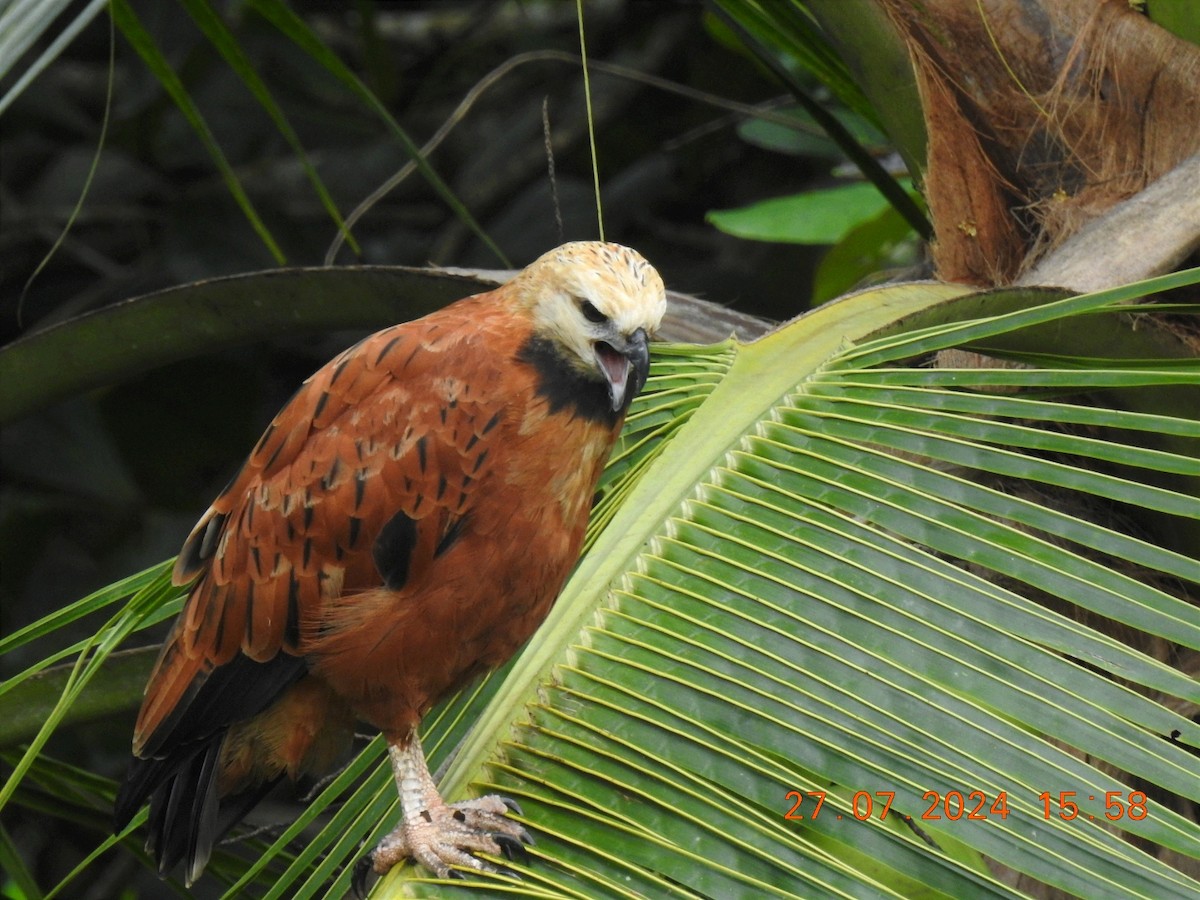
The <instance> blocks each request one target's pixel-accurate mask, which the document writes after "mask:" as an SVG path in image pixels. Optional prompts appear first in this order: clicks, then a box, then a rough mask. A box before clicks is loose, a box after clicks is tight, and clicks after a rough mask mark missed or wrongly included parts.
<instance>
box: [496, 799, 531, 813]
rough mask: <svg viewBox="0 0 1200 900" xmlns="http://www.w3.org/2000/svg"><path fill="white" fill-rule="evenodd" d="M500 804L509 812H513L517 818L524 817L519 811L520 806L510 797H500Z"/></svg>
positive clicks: (521, 811) (520, 810) (522, 811)
mask: <svg viewBox="0 0 1200 900" xmlns="http://www.w3.org/2000/svg"><path fill="white" fill-rule="evenodd" d="M500 802H501V803H503V804H504V805H505V806H507V807H508V811H509V812H515V813H516V814H517V815H518V816H523V815H525V811H524V810H522V809H521V804H520V803H518V802H517V801H516V800H514V799H512V798H511V797H501V798H500Z"/></svg>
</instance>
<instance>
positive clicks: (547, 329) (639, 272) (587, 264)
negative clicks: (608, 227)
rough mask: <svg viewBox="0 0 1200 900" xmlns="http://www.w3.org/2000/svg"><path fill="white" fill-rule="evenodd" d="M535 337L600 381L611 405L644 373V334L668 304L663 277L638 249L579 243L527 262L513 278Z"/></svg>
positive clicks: (620, 405)
mask: <svg viewBox="0 0 1200 900" xmlns="http://www.w3.org/2000/svg"><path fill="white" fill-rule="evenodd" d="M512 286H513V287H514V288H515V289H517V291H518V296H519V297H520V300H519V302H521V303H522V304H523V305H525V306H526V307H527V308H528V309H529V312H530V314H531V315H532V317H533V328H534V335H535V336H536V337H537V338H538V339H539V340H541V341H544V342H546V343H547V344H548V345H550V346H551V347H553V348H554V349H555V350H556V351H557V353H558V355H559V356H560V357H561V359H562V361H563V362H564V363H565V364H566V365H568V366H569V367H570V368H571V369H572V370H573V371H574V372H575V373H577V377H578V376H582V377H583V378H585V379H587V380H589V381H595V382H601V381H603V382H605V383H607V385H608V392H609V400H610V403H611V406H612V410H613V411H618V410H622V409H624V408H625V407H626V406H627V405H628V401H629V400H630V399H632V397H633V395H634V394H636V393H637V391H638V390H640V389H641V386H642V384H643V383H644V381H645V378H646V365H647V362H648V359H649V357H648V351H647V348H646V340H647V338H648V336H649V335H651V334H653V333H654V332H655V331H657V330H658V326H659V324H660V323H661V322H662V317H663V314H664V313H665V312H666V309H667V299H666V291H665V290H664V288H663V282H662V278H660V277H659V274H658V272H656V271H655V270H654V267H653V266H651V265H650V263H648V262H646V260H645V259H644V258H643V257H642V255H641V254H640V253H638V252H637V251H635V250H630V249H629V248H628V247H622V246H621V245H620V244H609V243H602V242H600V241H577V242H575V243H570V244H563V245H562V246H561V247H558V248H556V249H554V250H551V251H550V252H549V253H546V254H544V255H543V256H541V257H539V258H538V259H537V260H535V261H534V262H533V263H531V264H530V265H529V266H528V267H527V268H526V269H525V271H523V272H522V273H521V274H520V275H519V276H517V278H516V279H515V280H514V281H513V283H512Z"/></svg>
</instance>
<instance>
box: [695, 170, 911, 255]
mask: <svg viewBox="0 0 1200 900" xmlns="http://www.w3.org/2000/svg"><path fill="white" fill-rule="evenodd" d="M904 184H905V185H906V186H908V185H909V183H908V182H904ZM888 205H889V204H888V201H887V200H886V199H885V198H884V196H883V195H882V194H880V193H879V191H878V190H876V189H875V186H874V185H873V184H868V183H864V182H857V183H855V184H846V185H840V186H838V187H833V188H826V189H824V190H816V191H806V192H804V193H803V194H793V195H792V196H790V197H773V198H771V199H770V200H761V201H759V202H758V203H752V204H750V205H749V206H743V207H741V208H739V209H724V210H713V211H711V212H709V213H708V215H707V216H705V218H706V219H707V220H708V221H709V222H711V223H712V224H713V225H715V226H716V227H717V228H720V229H721V230H722V231H724V232H726V233H727V234H732V235H735V236H736V237H740V238H748V239H750V240H756V241H779V242H781V243H790V244H836V243H838V242H839V241H841V240H842V239H843V238H845V237H846V235H847V234H849V233H850V232H851V231H852V230H853V229H854V228H857V227H858V226H859V225H862V224H863V223H864V222H867V221H869V220H871V219H874V218H876V217H877V216H879V215H881V214H882V213H883V211H884V210H885V209H887V208H888Z"/></svg>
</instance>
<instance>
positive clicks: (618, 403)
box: [593, 328, 650, 412]
mask: <svg viewBox="0 0 1200 900" xmlns="http://www.w3.org/2000/svg"><path fill="white" fill-rule="evenodd" d="M593 346H594V348H595V352H596V362H597V364H599V366H600V371H601V372H603V373H604V377H605V379H606V380H607V381H608V399H609V401H610V402H611V403H612V408H613V412H618V411H620V410H625V409H628V408H629V402H630V401H631V400H633V398H634V397H636V396H637V393H638V391H640V390H641V389H642V386H643V385H645V383H646V376H647V375H648V374H649V372H650V348H649V346H648V344H647V340H646V330H645V329H644V328H639V329H638V330H637V331H635V332H634V333H633V334H631V335H630V336H629V337H628V338H627V339H624V340H621V339H618V342H617V343H616V344H614V343H610V342H608V341H596V343H595V344H594V345H593Z"/></svg>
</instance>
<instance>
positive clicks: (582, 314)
mask: <svg viewBox="0 0 1200 900" xmlns="http://www.w3.org/2000/svg"><path fill="white" fill-rule="evenodd" d="M665 307H666V300H665V295H664V291H663V284H662V280H661V279H660V278H659V276H658V273H657V272H655V270H654V269H653V268H652V267H651V266H650V264H649V263H647V262H646V260H645V259H643V258H642V257H641V256H640V255H639V254H637V253H636V252H634V251H632V250H629V249H627V248H625V247H622V246H619V245H617V244H611V243H596V242H580V243H573V244H566V245H564V246H562V247H559V248H558V249H556V250H552V251H550V252H549V253H547V254H545V255H544V256H542V257H541V258H540V259H538V260H537V261H536V262H534V263H533V264H531V265H530V266H529V267H528V268H527V269H525V270H524V271H523V272H521V273H520V274H519V275H518V276H517V277H516V278H514V279H513V280H512V281H510V282H509V283H507V284H505V285H503V286H501V287H499V288H497V289H495V290H493V291H490V292H488V293H485V294H480V295H477V296H474V297H468V298H467V299H465V300H460V301H458V302H457V303H454V304H452V305H450V306H448V307H446V308H445V309H443V310H440V311H438V312H436V313H433V314H431V315H429V316H426V317H424V318H422V319H418V320H416V321H413V322H407V323H404V324H402V325H396V326H393V327H391V328H386V329H384V330H383V331H380V332H378V333H376V334H373V335H371V336H370V337H368V338H366V339H365V340H363V341H361V342H359V343H358V344H356V345H354V346H353V347H351V348H350V349H348V350H346V351H345V352H344V353H342V354H341V355H340V356H338V357H337V358H336V359H334V360H332V361H331V362H329V363H328V364H327V365H325V366H324V367H323V368H321V369H320V370H319V371H318V372H317V373H316V374H315V375H313V376H312V377H311V378H309V379H308V380H307V381H306V382H305V383H304V384H303V386H302V387H301V388H300V390H299V391H298V392H297V393H296V395H295V396H294V397H293V398H292V399H291V400H290V401H289V402H288V404H287V405H286V406H284V408H283V409H282V411H280V413H279V414H278V415H277V416H276V417H275V419H274V421H273V422H271V424H270V425H269V426H267V429H266V432H265V433H264V434H263V436H262V438H261V440H259V442H258V444H257V445H256V446H255V447H254V449H253V451H252V452H251V454H250V457H249V459H248V460H247V461H246V463H245V464H244V465H243V466H242V469H241V471H240V472H239V473H238V474H237V475H236V476H235V477H234V479H233V481H232V482H231V483H230V485H229V487H227V488H226V489H225V491H224V492H223V493H222V494H221V495H220V496H219V497H217V499H216V500H215V501H214V502H213V504H212V506H211V507H210V508H209V510H208V511H207V512H206V513H205V514H204V515H203V517H201V519H200V522H199V524H197V525H196V527H195V529H194V530H193V531H192V533H191V535H190V536H189V537H188V539H187V541H186V543H185V544H184V546H183V550H182V552H181V553H180V555H179V559H178V562H177V563H176V566H175V572H174V576H175V581H176V583H178V584H181V585H182V584H188V585H190V587H189V589H188V596H187V601H186V604H185V606H184V608H183V611H182V612H181V613H180V614H179V618H178V619H177V620H176V622H175V625H174V627H173V628H172V630H171V632H170V635H169V636H168V638H167V640H166V643H165V644H164V646H163V649H162V652H161V654H160V655H159V658H158V662H157V665H156V666H155V668H154V672H153V674H152V675H151V678H150V682H149V684H148V686H147V688H146V694H145V699H144V701H143V704H142V708H141V713H140V715H139V716H138V720H137V726H136V730H135V733H134V739H133V753H134V759H133V762H132V764H131V766H130V770H129V775H128V777H127V779H126V781H125V783H124V784H123V785H122V788H121V791H120V794H119V795H118V797H117V803H116V810H115V820H116V823H117V825H118V827H119V828H123V827H124V826H125V825H126V824H127V823H128V822H129V821H130V820H131V819H132V817H133V816H134V814H135V813H136V812H137V810H138V809H139V808H140V807H141V806H142V805H143V804H144V803H145V802H146V801H147V800H148V801H149V803H150V815H149V840H148V844H147V846H148V848H149V849H150V850H151V851H152V852H153V853H154V855H155V856H156V858H157V860H158V863H159V869H160V872H163V873H165V872H167V871H168V870H170V869H172V868H173V867H174V866H176V865H177V864H179V863H181V862H182V863H184V865H185V876H186V878H187V881H188V883H189V884H190V883H191V882H192V881H194V880H195V879H196V878H197V877H198V876H199V874H200V872H201V871H202V870H203V868H204V866H205V864H206V862H207V861H208V859H209V856H210V853H211V850H212V845H213V843H214V841H215V840H216V839H217V838H218V837H219V836H220V835H221V834H222V833H223V832H224V831H225V830H226V829H227V828H228V827H229V826H230V825H231V824H232V823H233V822H236V821H237V820H238V819H240V818H241V817H242V816H243V815H245V813H246V812H247V811H248V810H249V809H250V808H251V807H252V806H253V805H254V804H255V803H256V802H257V801H258V800H259V799H260V798H261V797H262V796H263V795H264V794H265V793H266V791H267V790H268V789H269V788H270V787H271V786H272V785H273V784H274V783H275V782H277V781H279V780H280V779H281V778H284V777H287V778H291V779H296V778H298V777H300V776H302V775H305V774H313V773H315V774H320V773H322V772H324V771H326V770H328V769H329V768H330V767H331V766H332V765H333V764H335V763H336V761H337V760H338V759H339V758H340V757H341V755H342V754H343V753H344V752H345V750H346V749H347V748H348V746H349V743H350V740H351V737H352V734H353V730H354V727H355V724H356V722H358V721H362V722H366V723H368V724H370V725H371V726H374V727H375V728H378V729H379V730H381V731H382V732H383V734H384V735H385V736H386V739H387V741H388V744H389V755H390V759H391V764H392V767H393V770H394V771H395V777H396V784H397V788H398V790H399V792H400V801H401V806H402V808H403V815H402V819H401V822H400V824H399V826H398V827H397V828H396V829H395V830H394V831H393V832H392V833H391V834H389V835H388V836H387V837H385V838H384V839H383V841H382V842H381V843H380V844H379V845H378V847H377V848H376V849H375V851H374V852H373V854H372V856H371V861H372V864H373V866H374V869H375V870H376V871H377V872H381V873H382V872H386V871H387V870H388V869H390V868H391V867H392V866H393V865H395V864H396V863H398V862H399V861H401V860H403V859H405V858H409V857H411V858H414V859H416V860H417V861H418V862H420V863H421V864H423V865H424V866H426V867H427V868H428V869H429V870H431V871H432V872H434V873H436V874H438V875H440V876H445V875H447V874H448V873H449V872H450V870H451V867H452V866H454V867H470V868H475V869H486V868H488V864H487V863H485V862H484V861H482V860H480V859H479V858H478V857H476V856H475V855H474V852H475V851H483V852H488V853H492V854H497V853H503V854H505V855H509V856H511V855H512V854H513V853H514V852H516V851H518V850H519V848H520V846H521V842H523V841H527V840H528V838H529V836H528V834H527V833H526V832H525V830H524V829H523V828H522V827H521V826H520V825H519V824H518V823H516V822H514V821H512V820H511V819H508V818H507V817H506V816H505V812H506V810H507V807H506V804H505V801H504V800H503V799H502V798H499V797H495V796H487V797H481V798H477V799H473V800H466V801H463V802H459V803H453V804H447V803H446V802H444V801H443V800H442V798H441V796H440V795H439V794H438V791H437V788H436V787H435V785H434V782H433V779H432V777H431V776H430V773H429V769H428V767H427V765H426V762H425V758H424V754H423V752H422V750H421V744H420V741H419V740H418V739H417V726H418V723H419V722H420V721H421V717H422V716H423V715H424V714H425V713H426V712H427V711H428V710H429V708H430V707H431V706H433V705H434V704H435V703H436V702H437V701H438V700H440V699H441V698H443V697H445V696H446V695H447V694H449V693H450V692H452V691H454V690H456V689H458V688H460V687H462V686H463V685H464V684H466V683H467V682H468V681H470V680H471V679H472V678H474V677H475V676H477V675H479V674H481V673H483V672H486V671H488V670H490V669H493V668H495V667H497V666H499V665H501V664H502V663H503V662H505V661H506V660H507V659H508V658H509V657H510V656H512V654H513V653H514V652H515V651H516V650H517V648H518V647H519V646H520V645H521V644H522V643H523V642H524V641H525V640H526V639H528V638H529V637H530V635H531V634H533V632H534V630H535V629H536V628H537V627H538V625H539V624H540V623H541V622H542V620H543V619H544V618H545V617H546V614H547V613H548V611H549V609H550V606H551V604H552V603H553V602H554V599H555V598H556V597H557V595H558V593H559V591H560V590H561V589H562V586H563V583H564V581H565V580H566V578H567V575H568V574H569V572H570V571H571V568H572V566H573V565H574V563H575V561H576V558H577V556H578V554H579V548H580V544H581V542H582V540H583V533H584V527H585V525H586V523H587V518H588V512H589V509H590V506H591V502H592V497H593V493H594V491H595V488H596V482H597V480H598V478H599V476H600V472H601V469H602V468H603V466H604V464H605V461H606V460H607V458H608V455H609V452H610V451H611V449H612V447H613V443H614V441H615V440H616V438H617V434H618V432H619V431H620V428H621V425H622V422H623V420H624V418H625V412H626V410H627V409H628V407H629V402H630V400H631V399H632V398H633V396H634V395H635V394H636V393H637V392H638V391H639V390H640V389H641V387H642V385H643V384H644V383H645V379H646V374H647V368H648V365H649V353H648V347H647V340H648V335H650V334H652V333H653V332H654V331H655V330H656V328H657V327H658V325H659V322H660V321H661V319H662V316H663V313H664V311H665Z"/></svg>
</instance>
